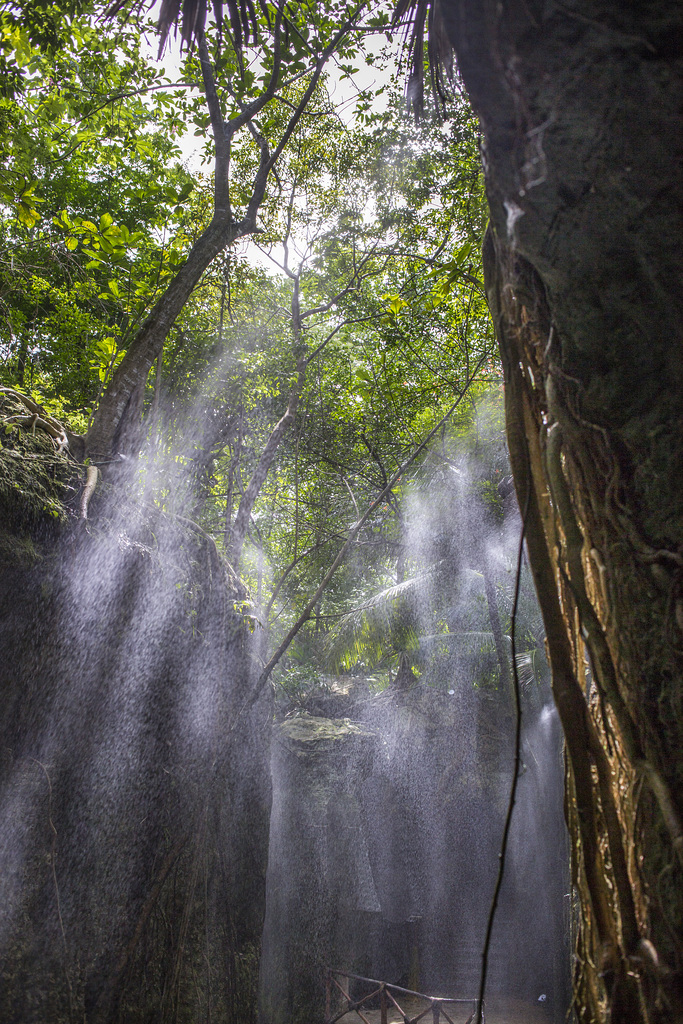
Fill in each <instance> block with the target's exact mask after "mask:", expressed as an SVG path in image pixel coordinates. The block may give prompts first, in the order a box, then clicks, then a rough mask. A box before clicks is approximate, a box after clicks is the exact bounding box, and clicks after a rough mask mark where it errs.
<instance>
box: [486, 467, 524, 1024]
mask: <svg viewBox="0 0 683 1024" xmlns="http://www.w3.org/2000/svg"><path fill="white" fill-rule="evenodd" d="M530 494H531V486H530V484H529V482H527V493H526V499H525V502H524V512H523V515H522V529H521V530H520V534H519V546H518V549H517V571H516V574H515V596H514V599H513V602H512V611H511V613H510V653H511V655H512V679H513V684H514V685H513V690H514V696H515V754H514V761H513V771H512V783H511V784H510V797H509V799H508V807H507V813H506V815H505V824H504V826H503V837H502V839H501V843H500V853H499V854H498V874H497V876H496V884H495V886H494V889H493V897H492V899H491V906H490V908H489V918H488V922H487V925H486V937H485V939H484V948H483V950H482V954H481V975H480V977H479V996H478V999H477V1013H476V1017H475V1024H482V1014H483V1006H484V993H485V991H486V975H487V973H488V963H489V950H490V948H491V936H492V935H493V922H494V920H495V917H496V909H497V907H498V897H499V896H500V888H501V886H502V884H503V875H504V873H505V857H506V854H507V846H508V839H509V837H510V827H511V825H512V812H513V811H514V807H515V797H516V796H517V783H518V781H519V767H520V760H521V738H522V705H521V702H520V688H519V672H518V669H517V638H516V627H517V607H518V605H519V590H520V582H521V578H522V559H523V557H524V535H525V533H526V519H527V515H528V514H529V499H530Z"/></svg>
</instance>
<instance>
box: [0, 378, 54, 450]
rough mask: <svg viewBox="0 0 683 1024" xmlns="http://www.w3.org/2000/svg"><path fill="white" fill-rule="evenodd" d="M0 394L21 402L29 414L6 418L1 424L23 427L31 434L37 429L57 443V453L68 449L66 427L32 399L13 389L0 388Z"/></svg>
mask: <svg viewBox="0 0 683 1024" xmlns="http://www.w3.org/2000/svg"><path fill="white" fill-rule="evenodd" d="M0 394H3V395H8V396H9V397H10V398H14V399H15V400H16V401H18V402H21V404H22V405H23V406H24V407H25V408H26V409H27V410H28V412H29V413H30V415H29V416H19V415H16V416H7V417H6V418H5V419H4V420H3V421H2V422H3V423H8V424H16V425H17V426H19V427H25V428H26V429H27V430H30V431H31V432H32V433H33V434H35V432H36V427H37V428H38V429H39V430H43V431H45V433H46V434H49V436H50V437H51V438H52V439H53V440H54V441H56V442H57V450H58V451H60V452H61V451H63V450H64V449H65V448H68V447H69V434H68V432H67V430H66V427H65V426H64V425H63V424H62V423H60V422H59V420H56V419H55V418H54V416H49V415H48V414H47V413H46V412H45V410H44V409H43V407H42V406H40V405H38V404H37V403H36V402H34V401H33V399H32V398H29V397H28V395H22V393H21V392H20V391H15V390H14V388H3V387H0Z"/></svg>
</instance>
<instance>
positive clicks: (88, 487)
mask: <svg viewBox="0 0 683 1024" xmlns="http://www.w3.org/2000/svg"><path fill="white" fill-rule="evenodd" d="M99 475H100V471H99V470H98V468H97V466H88V470H87V473H86V476H85V487H84V488H83V493H82V494H81V519H87V518H88V505H89V504H90V499H91V498H92V496H93V494H94V493H95V488H96V487H97V480H98V478H99Z"/></svg>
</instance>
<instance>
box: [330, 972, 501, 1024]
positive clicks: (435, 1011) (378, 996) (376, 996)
mask: <svg viewBox="0 0 683 1024" xmlns="http://www.w3.org/2000/svg"><path fill="white" fill-rule="evenodd" d="M338 978H346V980H347V988H344V986H343V985H341V984H340V983H339V981H338V980H337V979H338ZM349 981H359V982H363V984H366V985H372V986H374V987H373V988H372V990H371V991H370V992H368V993H367V995H364V996H362V997H361V998H359V999H354V998H352V997H351V995H350V994H349V992H348V982H349ZM335 988H336V989H337V990H338V991H339V993H340V994H341V996H342V998H343V1003H344V1005H343V1006H342V1009H341V1010H340V1011H339V1013H336V1014H335V1015H334V1016H333V1015H332V996H333V994H334V989H335ZM395 994H396V995H399V996H415V997H417V998H418V999H421V1000H423V1001H424V1002H426V1003H427V1004H428V1006H427V1007H426V1009H424V1010H422V1011H421V1012H420V1013H418V1014H416V1015H415V1016H414V1017H410V1016H409V1015H408V1014H407V1013H406V1011H405V1010H404V1009H403V1008H402V1006H401V1005H400V1004H399V1002H398V1000H397V998H396V995H395ZM371 1000H379V1012H380V1024H388V1016H389V1007H390V1004H391V1005H393V1007H394V1009H395V1010H398V1012H399V1013H400V1015H401V1018H402V1020H403V1024H418V1021H421V1020H423V1018H425V1017H427V1016H428V1015H429V1014H431V1018H432V1021H431V1024H439V1021H440V1020H441V1018H442V1017H443V1018H445V1020H446V1021H447V1022H448V1024H456V1021H454V1020H453V1018H452V1017H451V1016H450V1014H449V1013H448V1012H447V1010H446V1009H445V1008H444V1007H445V1006H449V1007H452V1006H454V1005H456V1004H459V1005H463V1004H464V1005H466V1006H469V1007H471V1008H472V1013H471V1014H470V1016H469V1017H468V1018H467V1020H466V1021H465V1022H464V1024H472V1021H473V1020H474V1018H475V1017H476V1014H477V1006H478V1004H479V1000H478V999H475V998H472V999H445V998H444V999H442V998H440V997H438V996H427V995H425V994H424V993H423V992H413V991H412V989H409V988H401V986H400V985H392V984H390V983H389V982H387V981H377V979H376V978H364V977H363V976H362V975H360V974H350V973H349V972H348V971H336V970H333V969H332V968H331V967H328V969H327V977H326V980H325V1024H337V1021H339V1020H341V1018H342V1017H344V1016H345V1015H346V1014H347V1013H357V1014H358V1016H359V1017H360V1019H361V1020H362V1021H363V1024H370V1021H369V1020H368V1018H367V1017H366V1016H365V1014H364V1013H362V1012H361V1010H362V1009H365V1011H366V1013H367V1011H368V1010H369V1007H368V1006H367V1005H366V1004H367V1003H369V1002H370V1001H371ZM484 1011H485V1003H484V1002H483V1001H482V1005H481V1021H482V1024H486V1018H485V1012H484ZM451 1012H453V1010H451Z"/></svg>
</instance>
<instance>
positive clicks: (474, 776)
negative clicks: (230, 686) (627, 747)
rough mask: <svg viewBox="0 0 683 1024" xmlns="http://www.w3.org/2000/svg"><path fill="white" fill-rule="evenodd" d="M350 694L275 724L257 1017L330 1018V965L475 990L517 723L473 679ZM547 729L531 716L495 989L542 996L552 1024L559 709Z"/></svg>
mask: <svg viewBox="0 0 683 1024" xmlns="http://www.w3.org/2000/svg"><path fill="white" fill-rule="evenodd" d="M349 704H350V706H349V707H348V709H347V711H348V715H349V716H350V717H347V718H345V719H326V718H322V717H319V716H310V717H309V716H302V717H298V718H292V719H288V720H285V721H284V722H283V723H280V724H279V725H277V726H276V735H277V741H276V742H275V744H274V748H273V780H274V796H273V816H272V821H271V844H270V859H269V869H268V897H267V914H266V926H265V932H264V950H263V962H262V972H261V1002H260V1006H261V1019H262V1021H263V1024H285V1022H294V1024H296V1022H298V1021H301V1022H302V1024H303V1021H304V1020H311V1019H312V1018H316V1019H322V1015H323V1013H324V988H323V981H324V972H325V968H326V967H328V966H329V967H332V968H338V969H341V970H348V971H351V972H352V973H355V974H359V975H362V976H365V977H370V978H377V979H379V980H384V981H390V982H393V983H395V984H400V985H402V986H404V987H407V988H410V989H413V990H418V991H423V992H424V991H426V992H431V993H432V994H442V995H444V994H447V995H454V994H456V995H463V996H472V995H474V994H476V991H477V985H478V979H479V969H480V963H481V948H482V944H483V937H484V931H485V926H486V917H487V914H488V909H489V905H490V900H491V894H492V890H493V883H494V880H495V873H496V868H497V863H498V859H497V854H498V850H499V844H500V834H501V830H502V822H503V818H504V814H505V809H506V801H507V796H508V792H509V784H510V770H511V763H512V761H511V757H512V755H511V745H510V739H511V729H510V719H509V715H507V714H506V713H505V710H504V708H502V707H501V702H500V699H498V700H497V701H495V702H494V701H486V700H485V699H484V698H483V697H482V696H481V695H477V694H476V693H475V692H474V691H473V690H472V688H471V687H462V688H459V689H458V690H457V691H456V692H455V693H453V694H447V693H445V692H443V691H438V690H436V689H434V688H432V687H430V686H426V685H421V684H417V685H413V686H412V687H411V688H403V687H401V688H398V687H395V686H394V687H390V688H389V689H388V690H386V691H384V692H383V693H381V694H378V695H376V696H374V697H371V698H368V699H364V700H361V701H357V702H356V703H355V704H351V703H350V702H349ZM539 722H540V719H539V715H538V712H536V714H535V722H534V725H533V727H531V726H530V728H529V729H528V730H527V733H526V736H525V743H526V748H525V749H526V751H527V753H526V755H525V764H526V763H527V762H528V765H527V768H526V770H525V772H524V776H523V779H522V782H521V785H520V795H519V800H518V808H517V814H516V819H515V827H514V830H513V836H512V840H511V846H510V851H509V856H508V863H507V878H506V883H505V885H504V889H503V893H502V896H501V903H500V910H499V917H498V926H497V929H496V933H495V938H494V946H493V950H492V963H491V971H490V985H489V992H503V993H506V994H507V995H511V994H512V995H520V996H522V997H524V998H526V999H527V1000H528V999H530V998H533V999H534V1000H536V999H538V996H539V995H541V994H544V995H545V996H546V999H545V1000H544V1003H545V1005H546V1008H547V1009H549V1010H550V1011H551V1012H552V1014H553V1015H554V1016H555V1017H556V1018H557V1020H558V1021H560V1020H563V1019H564V1013H565V1011H566V1007H567V1001H568V998H567V996H568V994H567V979H568V963H569V962H568V954H567V936H566V935H565V931H566V929H565V922H564V919H563V913H564V908H563V895H564V892H566V881H567V880H566V872H565V871H564V870H563V868H562V865H563V864H566V849H564V846H563V842H564V827H563V823H562V820H561V815H560V813H559V812H558V806H557V803H556V801H557V800H559V797H560V794H561V785H562V782H561V780H562V770H561V760H560V756H559V738H558V735H557V726H556V721H555V718H554V717H553V715H552V713H550V712H549V711H547V712H546V715H545V719H544V724H543V726H542V727H541V726H540V724H539ZM530 913H532V914H533V921H534V925H533V929H532V928H527V927H526V925H527V923H528V920H529V914H530ZM521 928H524V929H525V939H524V945H523V947H522V946H521V945H520V942H519V932H520V930H521Z"/></svg>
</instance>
